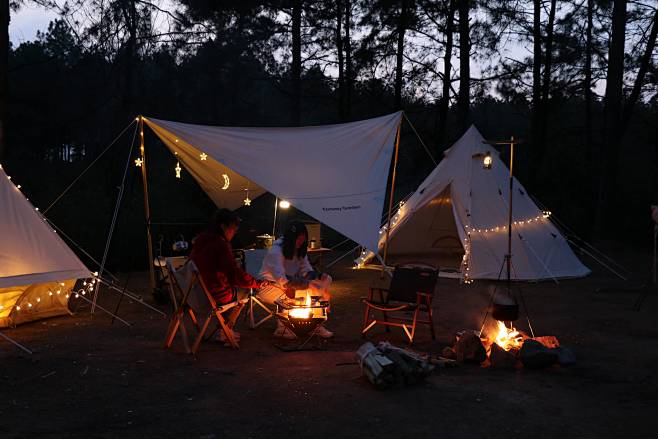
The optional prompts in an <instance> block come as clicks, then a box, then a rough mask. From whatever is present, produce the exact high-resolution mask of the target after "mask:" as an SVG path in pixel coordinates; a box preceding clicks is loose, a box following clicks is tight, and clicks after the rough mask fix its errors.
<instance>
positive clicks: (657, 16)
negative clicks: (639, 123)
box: [619, 9, 658, 139]
mask: <svg viewBox="0 0 658 439" xmlns="http://www.w3.org/2000/svg"><path fill="white" fill-rule="evenodd" d="M656 36H658V9H656V11H655V12H654V14H653V21H652V24H651V32H650V33H649V39H648V40H647V46H646V47H645V49H644V54H643V55H642V60H641V61H640V69H639V70H638V72H637V77H636V78H635V83H633V90H632V91H631V95H630V96H629V97H628V100H627V101H626V105H624V111H623V116H622V120H621V126H620V127H619V137H620V139H621V138H623V137H624V134H625V133H626V130H627V129H628V125H629V123H630V121H631V116H632V115H633V109H634V107H635V104H637V101H638V99H639V97H640V93H642V86H643V85H644V77H645V76H646V74H647V70H649V66H650V64H651V57H652V56H653V51H654V49H655V48H656Z"/></svg>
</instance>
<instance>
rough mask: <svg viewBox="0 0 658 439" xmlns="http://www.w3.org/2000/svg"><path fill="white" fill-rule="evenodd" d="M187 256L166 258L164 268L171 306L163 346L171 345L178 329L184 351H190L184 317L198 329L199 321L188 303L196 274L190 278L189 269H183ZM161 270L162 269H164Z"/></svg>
mask: <svg viewBox="0 0 658 439" xmlns="http://www.w3.org/2000/svg"><path fill="white" fill-rule="evenodd" d="M186 262H187V258H166V259H165V265H164V270H166V276H167V278H168V279H167V283H168V285H169V295H170V298H171V303H172V307H173V312H172V315H171V320H170V321H169V327H168V328H167V335H166V337H165V348H169V347H171V344H172V343H173V341H174V337H175V336H176V334H177V333H178V332H179V331H180V333H181V338H182V340H183V345H184V346H185V352H187V353H190V352H191V349H190V342H189V338H188V334H187V328H186V327H185V322H184V318H185V316H188V317H189V319H190V320H191V321H192V324H193V325H194V327H195V328H196V329H197V332H198V331H199V323H198V320H197V317H196V312H195V310H194V309H193V308H192V307H191V306H190V304H189V303H188V299H189V295H190V293H191V292H192V289H193V288H194V286H195V284H196V282H197V281H196V275H192V278H190V274H192V273H190V272H189V270H185V264H186ZM164 270H163V271H164Z"/></svg>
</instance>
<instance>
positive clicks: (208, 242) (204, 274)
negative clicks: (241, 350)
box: [190, 209, 266, 341]
mask: <svg viewBox="0 0 658 439" xmlns="http://www.w3.org/2000/svg"><path fill="white" fill-rule="evenodd" d="M239 225H240V217H238V216H237V215H236V214H235V213H234V212H231V211H230V210H228V209H219V210H218V211H217V212H215V214H214V215H213V218H212V220H211V221H210V224H209V226H208V228H207V229H206V230H204V231H203V232H201V233H200V234H199V235H198V236H197V237H196V238H195V239H194V241H193V243H192V251H191V253H190V259H191V260H193V261H194V263H195V264H196V266H197V268H198V269H199V273H200V274H201V279H203V282H204V284H205V285H206V288H208V290H209V292H210V294H211V295H212V296H213V298H214V299H215V301H216V302H217V304H218V305H223V304H227V303H231V302H233V301H235V300H236V299H237V290H236V288H260V287H261V286H264V284H265V283H266V281H259V280H257V279H256V278H254V277H253V276H251V275H250V274H249V273H247V272H245V271H244V270H243V269H242V268H241V267H240V266H239V265H238V264H237V262H236V261H235V257H234V256H233V250H232V249H231V240H232V239H233V237H234V236H235V233H236V232H237V231H238V227H239ZM243 307H244V304H240V305H237V306H236V307H234V308H232V310H231V314H230V315H229V317H228V318H227V319H226V323H227V325H228V326H229V328H231V329H232V328H233V325H235V321H236V320H237V318H238V316H239V315H240V311H242V308H243ZM232 330H233V329H232ZM233 335H234V337H235V339H236V340H239V339H240V334H239V333H238V332H236V331H235V330H233ZM224 337H225V335H224V333H220V341H226V340H224Z"/></svg>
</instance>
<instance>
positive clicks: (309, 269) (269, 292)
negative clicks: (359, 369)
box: [258, 221, 333, 339]
mask: <svg viewBox="0 0 658 439" xmlns="http://www.w3.org/2000/svg"><path fill="white" fill-rule="evenodd" d="M307 245H308V231H307V230H306V226H305V225H304V223H302V222H300V221H291V222H290V223H288V224H287V225H286V229H285V231H284V233H283V237H282V238H280V239H277V240H276V241H274V243H273V244H272V247H271V248H270V250H269V251H268V252H267V255H266V256H265V259H263V264H262V266H261V269H260V272H259V274H258V277H259V278H260V279H264V280H267V281H270V282H271V283H272V284H273V285H270V286H267V287H265V288H263V289H261V291H260V292H259V293H258V297H259V298H260V299H261V300H263V301H265V302H268V303H273V302H274V301H275V300H276V299H277V298H278V297H280V296H282V295H283V294H285V295H286V296H288V297H289V298H294V297H295V294H296V292H297V291H303V292H304V293H306V291H307V290H310V293H311V295H312V296H320V297H322V300H326V301H329V300H330V299H331V295H330V294H329V285H330V284H331V276H329V275H328V274H326V273H319V272H317V271H315V270H314V269H313V266H311V263H310V262H309V260H308V256H307V255H306V249H307ZM316 334H317V335H319V336H321V337H324V338H329V337H332V336H333V333H332V332H331V331H329V330H327V329H326V328H325V327H324V326H321V327H319V328H318V329H317V331H316ZM274 335H275V336H278V337H284V338H289V339H292V338H295V335H294V334H293V333H292V332H291V331H289V330H287V329H286V327H285V326H284V325H283V324H282V323H281V322H280V321H277V328H276V330H275V331H274Z"/></svg>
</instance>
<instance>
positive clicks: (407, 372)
mask: <svg viewBox="0 0 658 439" xmlns="http://www.w3.org/2000/svg"><path fill="white" fill-rule="evenodd" d="M356 357H357V359H358V361H359V364H360V365H361V370H362V372H363V374H364V375H365V376H366V377H367V378H368V380H369V381H370V382H371V383H372V384H373V385H374V386H375V387H377V388H379V389H383V388H386V387H389V386H391V385H401V384H413V383H415V382H417V381H419V380H421V379H423V378H425V377H426V376H428V375H429V374H431V373H432V371H433V370H434V365H432V364H430V362H429V361H428V359H427V357H426V356H423V355H421V354H418V353H416V352H414V351H411V350H409V349H403V348H398V347H396V346H393V345H391V344H390V343H388V342H382V343H379V345H377V347H375V346H374V345H373V344H372V343H370V342H368V343H365V344H364V345H362V346H361V347H360V348H359V349H358V350H357V351H356Z"/></svg>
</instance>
